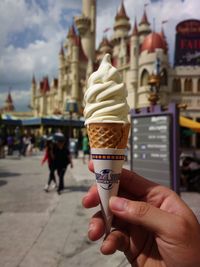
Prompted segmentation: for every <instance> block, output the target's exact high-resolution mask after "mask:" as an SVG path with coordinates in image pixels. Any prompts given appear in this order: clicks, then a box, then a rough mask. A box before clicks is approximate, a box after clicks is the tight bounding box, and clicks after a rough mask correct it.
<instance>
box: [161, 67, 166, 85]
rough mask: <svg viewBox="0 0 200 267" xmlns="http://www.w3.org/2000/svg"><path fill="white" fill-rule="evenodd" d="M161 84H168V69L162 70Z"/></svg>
mask: <svg viewBox="0 0 200 267" xmlns="http://www.w3.org/2000/svg"><path fill="white" fill-rule="evenodd" d="M160 82H161V85H167V84H168V75H167V71H166V69H163V70H162V73H161V81H160Z"/></svg>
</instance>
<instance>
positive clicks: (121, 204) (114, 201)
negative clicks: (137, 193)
mask: <svg viewBox="0 0 200 267" xmlns="http://www.w3.org/2000/svg"><path fill="white" fill-rule="evenodd" d="M126 205H127V200H126V199H124V198H119V197H111V199H110V206H111V208H112V209H113V210H116V211H124V210H125V209H126Z"/></svg>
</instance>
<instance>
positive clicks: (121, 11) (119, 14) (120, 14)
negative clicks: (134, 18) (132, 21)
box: [115, 1, 129, 20]
mask: <svg viewBox="0 0 200 267" xmlns="http://www.w3.org/2000/svg"><path fill="white" fill-rule="evenodd" d="M115 19H116V20H118V19H127V20H129V17H128V16H127V14H126V10H125V7H124V1H122V2H121V6H120V8H119V10H118V11H117V14H116V16H115Z"/></svg>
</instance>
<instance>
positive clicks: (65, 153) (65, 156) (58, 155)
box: [54, 133, 73, 194]
mask: <svg viewBox="0 0 200 267" xmlns="http://www.w3.org/2000/svg"><path fill="white" fill-rule="evenodd" d="M55 144H56V145H55V147H54V157H55V168H56V171H57V174H58V178H59V184H58V189H57V192H58V194H60V193H61V191H62V190H63V189H64V175H65V172H66V170H67V166H68V165H69V164H70V165H71V168H73V162H72V158H71V154H70V150H69V147H68V143H67V142H66V139H65V137H64V135H63V134H62V133H59V134H58V133H57V134H56V142H55Z"/></svg>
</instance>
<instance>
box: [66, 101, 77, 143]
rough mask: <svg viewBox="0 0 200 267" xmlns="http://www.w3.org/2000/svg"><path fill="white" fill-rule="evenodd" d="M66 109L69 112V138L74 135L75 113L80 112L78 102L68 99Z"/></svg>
mask: <svg viewBox="0 0 200 267" xmlns="http://www.w3.org/2000/svg"><path fill="white" fill-rule="evenodd" d="M66 111H67V112H69V138H71V137H72V118H73V113H78V104H77V102H76V100H73V99H71V100H68V101H67V103H66Z"/></svg>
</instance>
